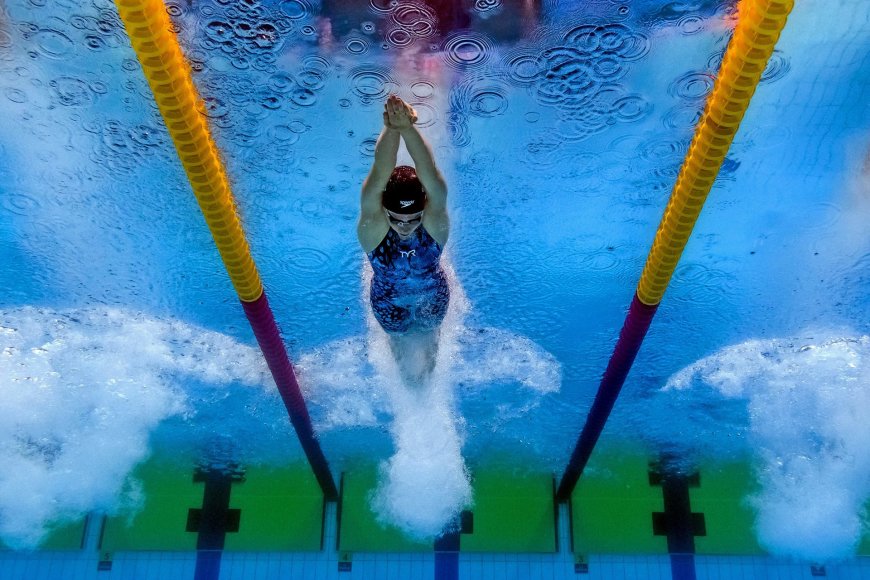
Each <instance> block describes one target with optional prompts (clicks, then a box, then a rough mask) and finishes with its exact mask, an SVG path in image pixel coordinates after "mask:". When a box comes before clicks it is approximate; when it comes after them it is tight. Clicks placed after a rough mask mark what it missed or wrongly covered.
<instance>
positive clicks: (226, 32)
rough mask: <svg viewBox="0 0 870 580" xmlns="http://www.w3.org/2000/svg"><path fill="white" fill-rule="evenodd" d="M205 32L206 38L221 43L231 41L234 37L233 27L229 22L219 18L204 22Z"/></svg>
mask: <svg viewBox="0 0 870 580" xmlns="http://www.w3.org/2000/svg"><path fill="white" fill-rule="evenodd" d="M205 34H206V36H207V37H208V38H210V39H212V40H214V41H215V42H219V43H221V44H225V43H228V42H232V41H233V38H234V37H235V32H234V31H233V27H232V26H231V25H230V24H229V23H227V22H223V21H221V20H212V21H211V22H209V23H208V24H206V25H205Z"/></svg>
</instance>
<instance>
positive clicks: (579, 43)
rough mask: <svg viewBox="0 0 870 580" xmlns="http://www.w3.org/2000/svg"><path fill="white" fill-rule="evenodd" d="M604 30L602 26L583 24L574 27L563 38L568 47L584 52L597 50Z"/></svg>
mask: <svg viewBox="0 0 870 580" xmlns="http://www.w3.org/2000/svg"><path fill="white" fill-rule="evenodd" d="M602 31H603V28H602V27H601V26H596V25H594V24H583V25H581V26H578V27H576V28H572V29H571V30H569V31H568V32H566V33H565V36H564V37H562V38H563V40H564V41H565V43H566V44H567V45H568V47H566V48H575V49H578V50H581V51H583V52H595V51H596V50H598V46H599V43H600V35H601V32H602Z"/></svg>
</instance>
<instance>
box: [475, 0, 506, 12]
mask: <svg viewBox="0 0 870 580" xmlns="http://www.w3.org/2000/svg"><path fill="white" fill-rule="evenodd" d="M500 6H501V0H475V2H474V9H475V10H476V11H478V12H489V11H490V10H495V9H497V8H499V7H500Z"/></svg>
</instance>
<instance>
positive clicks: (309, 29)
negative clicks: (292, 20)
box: [299, 24, 317, 36]
mask: <svg viewBox="0 0 870 580" xmlns="http://www.w3.org/2000/svg"><path fill="white" fill-rule="evenodd" d="M299 32H301V33H302V34H304V35H305V36H313V35H314V34H315V33H316V32H317V29H316V28H314V27H313V26H311V25H310V24H306V25H305V26H303V27H302V28H300V29H299Z"/></svg>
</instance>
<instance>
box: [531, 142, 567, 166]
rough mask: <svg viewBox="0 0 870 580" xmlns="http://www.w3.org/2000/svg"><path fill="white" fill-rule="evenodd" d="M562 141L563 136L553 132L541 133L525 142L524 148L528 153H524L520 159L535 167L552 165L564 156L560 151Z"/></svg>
mask: <svg viewBox="0 0 870 580" xmlns="http://www.w3.org/2000/svg"><path fill="white" fill-rule="evenodd" d="M564 143H565V140H564V138H562V137H561V136H559V135H556V134H554V133H549V134H544V135H541V136H540V137H537V138H535V139H533V140H531V141H529V142H528V143H526V145H525V147H524V149H525V151H526V153H528V155H524V156H523V157H522V160H523V162H525V163H526V164H528V165H530V166H532V167H536V168H541V169H543V168H549V167H552V166H553V165H556V164H557V163H559V162H560V161H561V160H562V158H563V157H564V152H563V151H562V146H563V145H564Z"/></svg>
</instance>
